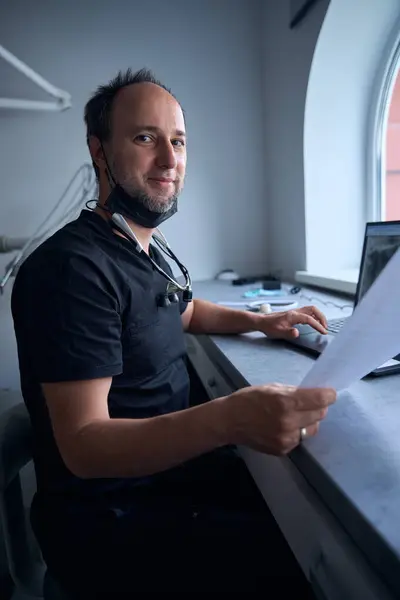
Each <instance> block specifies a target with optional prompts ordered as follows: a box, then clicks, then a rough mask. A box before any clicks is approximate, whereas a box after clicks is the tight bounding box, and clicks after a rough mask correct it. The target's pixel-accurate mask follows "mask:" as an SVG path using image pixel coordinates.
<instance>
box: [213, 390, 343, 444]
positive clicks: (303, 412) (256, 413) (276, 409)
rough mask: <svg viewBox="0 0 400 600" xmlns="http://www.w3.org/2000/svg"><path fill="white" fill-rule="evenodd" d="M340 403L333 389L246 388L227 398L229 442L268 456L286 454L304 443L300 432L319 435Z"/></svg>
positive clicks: (225, 399) (225, 400)
mask: <svg viewBox="0 0 400 600" xmlns="http://www.w3.org/2000/svg"><path fill="white" fill-rule="evenodd" d="M335 400H336V392H335V390H333V389H328V388H327V389H302V388H295V387H292V386H287V385H279V384H273V385H261V386H251V387H247V388H243V389H241V390H238V391H237V392H234V393H233V394H231V395H230V396H226V397H225V398H224V402H225V409H226V410H227V413H228V417H227V421H228V439H229V441H230V443H233V444H243V445H245V446H248V447H250V448H253V449H254V450H259V451H260V452H264V453H267V454H274V455H278V456H279V455H284V454H287V453H288V452H290V451H291V450H293V448H295V446H297V445H298V444H299V442H300V430H301V429H303V428H306V430H307V436H312V435H315V434H316V433H317V431H318V426H319V422H320V421H321V420H322V419H324V418H325V416H326V414H327V411H328V407H329V406H330V405H331V404H333V403H334V402H335Z"/></svg>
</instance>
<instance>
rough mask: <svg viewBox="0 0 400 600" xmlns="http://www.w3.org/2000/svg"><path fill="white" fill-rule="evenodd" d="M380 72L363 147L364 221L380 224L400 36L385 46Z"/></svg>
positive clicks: (399, 34)
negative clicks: (367, 154)
mask: <svg viewBox="0 0 400 600" xmlns="http://www.w3.org/2000/svg"><path fill="white" fill-rule="evenodd" d="M384 59H385V60H384V62H383V65H382V66H383V68H382V69H381V70H380V71H379V73H378V75H377V78H376V84H375V85H374V87H375V90H376V93H375V95H373V102H372V116H373V126H372V134H371V137H370V142H369V143H368V144H367V147H368V148H369V149H372V152H371V151H370V160H369V161H368V169H367V173H368V174H370V176H369V178H368V177H367V180H368V179H369V185H368V189H369V200H368V206H367V220H368V221H383V220H384V216H385V211H384V209H385V196H386V168H385V167H386V136H387V126H388V117H389V110H390V101H391V98H392V94H393V89H394V86H395V83H396V78H397V75H398V73H399V71H400V32H399V33H396V36H395V37H394V39H392V40H391V41H390V43H389V44H388V46H387V51H386V52H385V53H384Z"/></svg>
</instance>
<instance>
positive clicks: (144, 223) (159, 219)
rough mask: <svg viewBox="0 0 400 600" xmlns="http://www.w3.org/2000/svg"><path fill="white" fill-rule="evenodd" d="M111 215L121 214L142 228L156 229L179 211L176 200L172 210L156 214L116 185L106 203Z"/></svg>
mask: <svg viewBox="0 0 400 600" xmlns="http://www.w3.org/2000/svg"><path fill="white" fill-rule="evenodd" d="M105 206H106V208H107V209H108V210H109V211H110V212H111V213H120V214H121V215H123V216H124V217H126V218H127V219H131V220H132V221H133V222H134V223H136V224H137V225H140V226H141V227H147V228H148V229H155V228H156V227H158V226H159V225H161V223H163V222H164V221H166V220H167V219H169V218H170V217H172V216H173V215H174V214H175V213H176V211H177V210H178V203H177V201H176V200H175V202H174V204H173V205H172V206H171V208H170V209H169V210H167V211H165V212H162V213H160V212H156V211H154V210H149V209H148V208H146V207H145V206H144V205H143V204H142V203H141V202H140V200H138V199H137V198H136V197H135V196H130V195H129V194H128V193H127V192H126V191H125V190H124V188H123V187H121V186H120V185H119V184H117V185H115V186H114V187H113V188H112V190H111V193H110V195H109V196H108V198H107V200H106V202H105Z"/></svg>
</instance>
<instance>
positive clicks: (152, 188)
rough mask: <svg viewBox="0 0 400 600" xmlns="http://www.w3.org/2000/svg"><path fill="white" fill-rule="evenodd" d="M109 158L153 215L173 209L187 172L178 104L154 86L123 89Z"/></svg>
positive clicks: (124, 183) (119, 178)
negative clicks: (153, 212) (152, 211)
mask: <svg viewBox="0 0 400 600" xmlns="http://www.w3.org/2000/svg"><path fill="white" fill-rule="evenodd" d="M111 131H112V134H111V139H110V141H109V142H108V144H106V153H107V155H108V156H107V158H108V160H109V164H110V168H111V170H112V174H113V176H114V178H115V180H116V182H117V183H119V184H120V185H121V186H122V187H123V188H124V189H125V191H126V192H128V193H129V194H130V195H132V196H136V197H137V198H138V199H140V200H141V201H142V202H143V204H144V205H145V206H146V207H147V208H149V209H150V210H154V211H156V212H165V211H167V210H169V208H171V206H172V205H173V203H174V201H175V200H176V198H177V196H178V195H179V193H180V191H181V189H182V188H183V182H184V177H185V169H186V139H185V122H184V117H183V113H182V109H181V107H180V105H179V104H178V102H177V101H176V100H175V98H173V97H172V96H171V95H170V94H169V93H168V92H167V91H165V90H164V89H162V88H160V87H159V86H157V85H154V84H152V83H140V84H135V85H131V86H128V87H126V88H124V89H123V90H121V91H120V92H119V94H118V96H117V98H116V99H115V103H114V106H113V111H112V117H111Z"/></svg>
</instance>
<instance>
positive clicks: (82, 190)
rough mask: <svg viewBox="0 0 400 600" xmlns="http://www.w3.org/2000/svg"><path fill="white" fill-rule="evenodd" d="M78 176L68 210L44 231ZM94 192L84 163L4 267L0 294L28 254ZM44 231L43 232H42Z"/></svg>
mask: <svg viewBox="0 0 400 600" xmlns="http://www.w3.org/2000/svg"><path fill="white" fill-rule="evenodd" d="M79 175H82V181H81V183H80V184H79V187H78V189H77V190H76V191H75V193H74V194H73V196H72V201H71V202H70V205H69V207H68V209H67V210H66V211H65V212H63V213H62V215H61V217H59V218H58V219H56V220H55V222H54V223H53V225H51V226H50V227H47V228H46V229H44V227H45V226H46V225H47V224H48V222H49V221H50V219H51V218H52V217H53V215H54V214H55V212H56V211H57V209H58V208H59V207H60V206H61V204H62V202H63V201H64V199H65V197H66V196H67V194H68V192H69V191H70V190H71V188H72V186H73V184H74V183H75V182H76V181H77V180H78V177H79ZM95 190H96V179H95V175H94V170H93V167H92V165H91V164H88V163H84V164H83V165H81V166H80V167H79V169H77V171H76V172H75V174H74V175H73V177H72V178H71V180H70V182H69V183H68V185H67V187H66V189H65V190H64V192H63V194H62V195H61V197H60V199H59V200H58V201H57V202H56V204H55V206H54V207H53V208H52V210H51V211H50V213H49V214H48V215H47V217H46V218H45V219H44V221H43V222H42V223H41V224H40V225H39V227H38V228H37V229H36V230H35V231H34V233H33V235H31V236H30V238H29V239H28V240H27V241H26V242H25V244H24V246H23V247H22V248H21V250H20V251H19V252H18V253H17V255H16V256H15V257H14V259H13V260H12V261H11V263H10V264H9V265H7V267H6V273H5V275H4V276H3V277H2V278H0V292H3V290H4V287H5V286H6V284H7V282H8V280H9V279H10V277H11V276H13V275H15V274H16V272H17V270H18V268H19V267H20V266H21V264H22V263H23V262H24V260H25V259H26V258H27V257H28V256H29V254H30V253H31V252H32V251H33V250H34V248H35V247H37V246H38V245H39V244H40V243H41V242H42V241H44V240H45V239H46V238H47V237H48V236H49V235H50V233H51V232H52V231H54V230H55V229H59V228H60V227H61V225H62V224H63V223H65V222H67V221H68V220H70V219H72V217H73V216H74V215H75V214H76V213H77V212H78V211H79V210H80V209H82V207H83V206H84V204H85V202H86V201H87V200H88V197H89V196H90V195H92V194H94V193H95ZM43 229H44V231H43Z"/></svg>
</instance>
